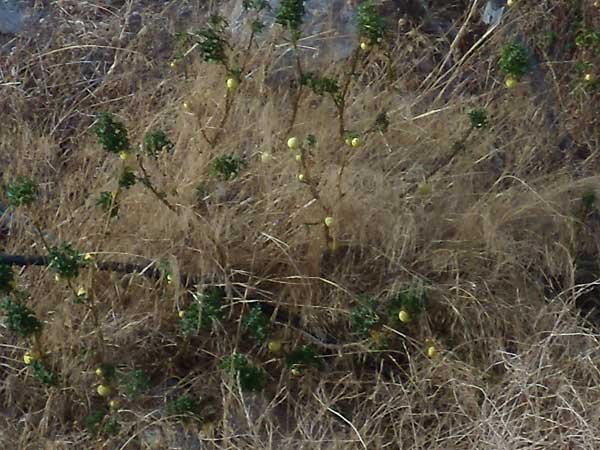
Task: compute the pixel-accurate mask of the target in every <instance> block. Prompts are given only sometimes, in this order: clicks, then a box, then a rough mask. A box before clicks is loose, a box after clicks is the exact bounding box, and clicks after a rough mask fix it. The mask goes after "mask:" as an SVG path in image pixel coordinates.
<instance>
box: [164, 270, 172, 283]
mask: <svg viewBox="0 0 600 450" xmlns="http://www.w3.org/2000/svg"><path fill="white" fill-rule="evenodd" d="M165 278H166V280H167V284H171V283H173V275H171V274H170V273H168V274H167V276H166V277H165Z"/></svg>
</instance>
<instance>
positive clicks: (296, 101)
mask: <svg viewBox="0 0 600 450" xmlns="http://www.w3.org/2000/svg"><path fill="white" fill-rule="evenodd" d="M292 48H293V49H294V59H295V66H296V83H297V84H298V86H297V91H296V97H295V98H294V103H293V105H292V117H290V122H289V124H288V127H287V130H286V132H285V136H289V134H290V133H291V131H292V128H294V124H295V123H296V117H297V116H298V110H299V109H300V99H301V98H302V78H303V77H304V71H303V70H302V62H301V61H300V53H299V51H298V42H297V41H296V39H294V38H292Z"/></svg>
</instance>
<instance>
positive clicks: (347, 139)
mask: <svg viewBox="0 0 600 450" xmlns="http://www.w3.org/2000/svg"><path fill="white" fill-rule="evenodd" d="M344 142H345V143H346V145H352V138H346V139H344Z"/></svg>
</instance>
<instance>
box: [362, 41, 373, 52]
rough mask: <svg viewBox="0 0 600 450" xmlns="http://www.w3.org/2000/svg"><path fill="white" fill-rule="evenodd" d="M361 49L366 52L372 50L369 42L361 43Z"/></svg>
mask: <svg viewBox="0 0 600 450" xmlns="http://www.w3.org/2000/svg"><path fill="white" fill-rule="evenodd" d="M360 48H361V49H362V50H363V51H365V52H366V51H369V50H371V46H370V45H369V43H368V42H361V43H360Z"/></svg>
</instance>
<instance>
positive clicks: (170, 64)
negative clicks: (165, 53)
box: [169, 61, 177, 69]
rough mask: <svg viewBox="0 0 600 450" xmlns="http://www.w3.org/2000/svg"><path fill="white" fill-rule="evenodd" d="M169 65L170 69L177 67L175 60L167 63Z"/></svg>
mask: <svg viewBox="0 0 600 450" xmlns="http://www.w3.org/2000/svg"><path fill="white" fill-rule="evenodd" d="M169 66H170V67H171V69H174V68H175V67H177V61H171V62H170V63H169Z"/></svg>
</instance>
